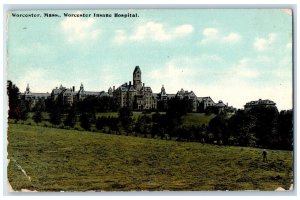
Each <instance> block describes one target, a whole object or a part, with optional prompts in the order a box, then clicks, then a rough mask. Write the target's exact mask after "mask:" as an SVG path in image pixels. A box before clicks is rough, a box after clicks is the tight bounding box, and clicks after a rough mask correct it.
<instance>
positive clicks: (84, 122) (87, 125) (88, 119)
mask: <svg viewBox="0 0 300 200" xmlns="http://www.w3.org/2000/svg"><path fill="white" fill-rule="evenodd" d="M94 119H95V115H93V114H92V113H88V112H84V113H81V115H80V126H81V127H82V128H83V129H84V130H87V131H89V130H91V126H92V122H93V121H94Z"/></svg>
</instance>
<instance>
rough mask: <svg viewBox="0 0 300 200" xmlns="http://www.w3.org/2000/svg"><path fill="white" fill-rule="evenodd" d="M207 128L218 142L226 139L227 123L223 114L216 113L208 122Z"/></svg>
mask: <svg viewBox="0 0 300 200" xmlns="http://www.w3.org/2000/svg"><path fill="white" fill-rule="evenodd" d="M208 130H209V132H210V133H212V134H213V135H214V137H213V138H214V139H215V140H217V141H218V142H219V143H220V142H221V141H222V143H223V142H224V141H227V140H228V135H227V133H228V132H227V123H226V120H225V119H224V116H221V115H217V116H216V117H214V118H213V119H211V120H210V122H209V124H208Z"/></svg>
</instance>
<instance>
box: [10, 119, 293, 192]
mask: <svg viewBox="0 0 300 200" xmlns="http://www.w3.org/2000/svg"><path fill="white" fill-rule="evenodd" d="M8 141H9V143H8V153H9V156H8V158H9V159H10V163H9V166H8V178H9V181H10V183H11V185H12V187H13V189H15V190H20V189H21V188H26V189H31V190H38V191H61V190H63V191H88V190H96V191H103V190H105V191H118V190H122V191H131V190H138V191H139V190H155V191H162V190H175V191H179V190H184V191H187V190H188V191H191V190H192V191H211V190H257V189H259V190H275V189H276V188H277V187H283V188H286V189H288V188H289V186H290V183H291V179H292V178H293V177H292V174H293V173H292V170H293V169H292V165H293V161H292V153H291V152H289V151H271V150H270V151H269V154H268V157H269V162H267V163H264V162H262V158H261V149H255V148H241V147H224V146H222V147H221V146H213V145H207V144H200V143H192V142H191V143H184V142H175V141H167V140H157V139H147V138H135V137H126V136H116V135H109V134H102V133H91V132H84V131H74V130H64V129H54V128H44V127H39V126H28V125H21V124H9V130H8ZM21 169H23V170H24V171H25V172H26V174H27V175H28V176H29V177H30V178H31V181H29V179H28V177H26V176H25V175H24V173H23V172H22V171H21Z"/></svg>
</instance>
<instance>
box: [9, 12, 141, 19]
mask: <svg viewBox="0 0 300 200" xmlns="http://www.w3.org/2000/svg"><path fill="white" fill-rule="evenodd" d="M11 16H12V17H103V18H110V17H123V18H134V17H139V15H138V14H137V13H117V12H114V13H62V14H61V13H60V14H57V13H48V12H44V13H14V12H12V13H11Z"/></svg>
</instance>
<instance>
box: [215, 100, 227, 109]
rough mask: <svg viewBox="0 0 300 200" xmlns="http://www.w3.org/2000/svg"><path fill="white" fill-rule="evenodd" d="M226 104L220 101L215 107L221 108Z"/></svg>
mask: <svg viewBox="0 0 300 200" xmlns="http://www.w3.org/2000/svg"><path fill="white" fill-rule="evenodd" d="M225 106H226V105H225V104H224V103H223V101H219V102H218V103H217V104H216V105H215V107H219V108H222V107H225Z"/></svg>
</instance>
